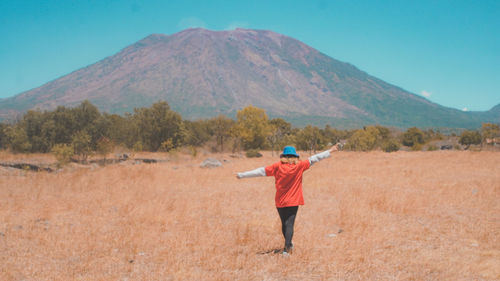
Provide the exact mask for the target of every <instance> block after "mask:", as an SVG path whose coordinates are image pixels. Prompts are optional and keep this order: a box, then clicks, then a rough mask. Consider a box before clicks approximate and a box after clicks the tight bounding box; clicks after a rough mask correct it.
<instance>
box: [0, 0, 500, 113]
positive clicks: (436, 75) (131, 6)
mask: <svg viewBox="0 0 500 281" xmlns="http://www.w3.org/2000/svg"><path fill="white" fill-rule="evenodd" d="M189 27H204V28H207V29H210V30H225V29H234V28H235V27H241V28H251V29H267V30H272V31H275V32H278V33H282V34H284V35H287V36H291V37H294V38H296V39H298V40H300V41H302V42H304V43H306V44H307V45H309V46H312V47H314V48H316V49H317V50H319V51H321V52H323V53H325V54H327V55H329V56H331V57H333V58H335V59H338V60H341V61H345V62H349V63H351V64H353V65H355V66H357V67H358V68H360V69H361V70H363V71H366V72H368V73H369V74H371V75H373V76H375V77H378V78H380V79H382V80H385V81H387V82H389V83H391V84H394V85H397V86H399V87H401V88H403V89H405V90H408V91H410V92H412V93H415V94H418V95H423V96H425V97H426V98H428V99H429V100H431V101H433V102H436V103H439V104H441V105H444V106H448V107H453V108H457V109H464V108H467V109H468V110H488V109H490V108H491V107H493V106H495V105H496V104H499V103H500V0H493V1H488V0H481V1H473V0H469V1H460V0H454V1H452V0H442V1H438V0H436V1H428V0H419V1H416V0H415V1H413V0H412V1H410V0H395V1H391V0H387V1H377V0H366V1H356V0H335V1H333V0H332V1H327V0H308V1H292V0H288V1H278V0H276V1H272V0H268V1H259V0H252V1H250V0H249V1H237V0H227V1H220V0H213V1H208V0H207V1H187V0H186V1H175V0H172V1H170V0H164V1H159V0H158V1H154V0H151V1H148V0H145V1H140V0H109V1H106V0H80V1H77V0H59V1H57V0H44V1H42V0H2V1H0V40H1V41H0V42H1V43H0V98H5V97H10V96H14V95H16V94H19V93H21V92H23V91H26V90H30V89H32V88H35V87H38V86H41V85H43V84H44V83H46V82H49V81H51V80H54V79H56V78H58V77H61V76H63V75H65V74H68V73H70V72H72V71H75V70H77V69H79V68H82V67H85V66H87V65H90V64H93V63H95V62H97V61H99V60H101V59H103V58H105V57H107V56H110V55H113V54H115V53H117V52H118V51H120V50H121V49H122V48H124V47H126V46H128V45H130V44H132V43H134V42H136V41H138V40H140V39H142V38H144V37H146V36H148V35H149V34H152V33H163V34H173V33H176V32H178V31H181V30H183V29H186V28H189Z"/></svg>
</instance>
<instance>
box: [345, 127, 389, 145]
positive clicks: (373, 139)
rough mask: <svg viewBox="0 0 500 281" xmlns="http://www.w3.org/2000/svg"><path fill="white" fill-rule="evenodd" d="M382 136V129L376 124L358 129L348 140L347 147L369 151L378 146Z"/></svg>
mask: <svg viewBox="0 0 500 281" xmlns="http://www.w3.org/2000/svg"><path fill="white" fill-rule="evenodd" d="M379 138H381V137H380V131H379V129H378V128H376V127H374V126H369V127H366V128H363V129H360V130H357V131H355V132H354V134H352V136H351V137H350V138H349V140H348V142H347V146H346V148H347V149H350V150H355V151H369V150H372V149H374V148H375V147H376V145H377V141H378V140H379Z"/></svg>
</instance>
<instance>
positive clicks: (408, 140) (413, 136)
mask: <svg viewBox="0 0 500 281" xmlns="http://www.w3.org/2000/svg"><path fill="white" fill-rule="evenodd" d="M401 142H402V143H403V145H404V146H411V147H412V150H420V149H421V145H422V144H424V143H425V135H424V132H422V130H420V129H418V128H415V127H413V128H409V129H408V130H407V131H406V132H405V133H403V135H402V136H401ZM419 147H420V148H419ZM417 148H419V149H417Z"/></svg>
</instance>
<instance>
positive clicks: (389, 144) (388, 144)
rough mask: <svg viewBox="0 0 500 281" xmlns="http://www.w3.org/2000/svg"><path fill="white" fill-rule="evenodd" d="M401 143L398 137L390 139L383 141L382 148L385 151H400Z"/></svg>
mask: <svg viewBox="0 0 500 281" xmlns="http://www.w3.org/2000/svg"><path fill="white" fill-rule="evenodd" d="M400 146H401V145H400V143H399V142H398V141H397V140H396V139H388V140H386V141H384V142H383V143H382V146H381V148H382V150H383V151H385V152H394V151H398V150H399V148H400Z"/></svg>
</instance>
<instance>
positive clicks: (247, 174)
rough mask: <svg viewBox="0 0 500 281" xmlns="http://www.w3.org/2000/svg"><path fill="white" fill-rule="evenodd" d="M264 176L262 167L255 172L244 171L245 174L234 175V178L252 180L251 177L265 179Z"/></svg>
mask: <svg viewBox="0 0 500 281" xmlns="http://www.w3.org/2000/svg"><path fill="white" fill-rule="evenodd" d="M265 176H266V170H265V169H264V167H260V168H257V169H255V170H251V171H246V172H241V173H237V174H236V178H238V179H241V178H253V177H265Z"/></svg>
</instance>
